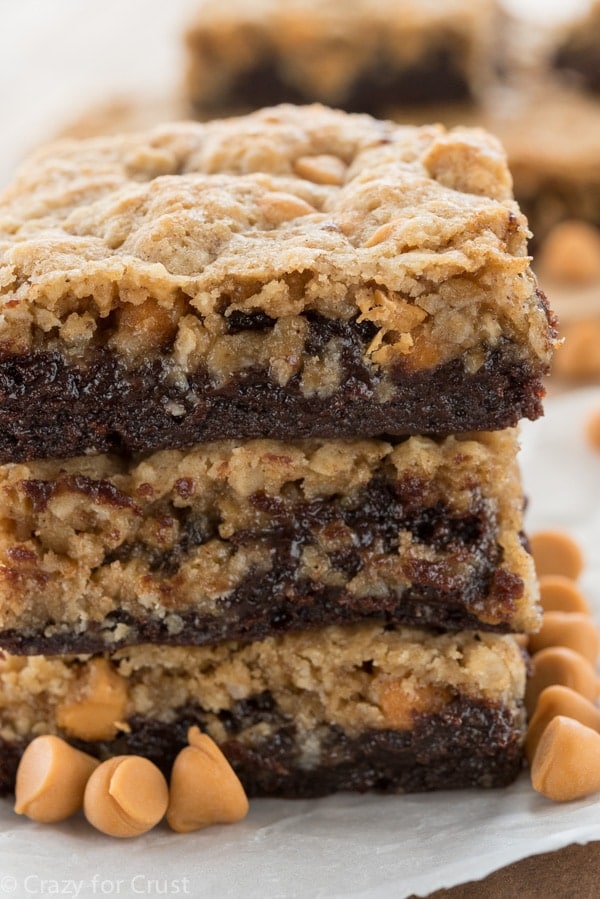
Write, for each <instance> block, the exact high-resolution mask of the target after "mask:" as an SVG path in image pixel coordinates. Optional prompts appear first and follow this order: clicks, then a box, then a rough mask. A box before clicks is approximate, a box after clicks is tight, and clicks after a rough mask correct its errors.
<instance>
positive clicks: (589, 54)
mask: <svg viewBox="0 0 600 899" xmlns="http://www.w3.org/2000/svg"><path fill="white" fill-rule="evenodd" d="M553 63H554V66H555V67H556V69H558V70H559V71H560V72H561V73H563V74H564V75H567V76H570V77H571V78H572V80H573V81H574V83H576V84H578V85H581V86H583V87H585V88H587V89H589V90H591V91H593V92H595V93H599V92H600V2H598V0H595V2H593V3H592V6H591V8H590V9H589V10H588V11H587V13H586V14H584V15H582V16H581V17H580V18H579V19H577V20H575V21H574V22H572V23H571V24H570V25H568V26H567V27H566V28H565V29H564V32H563V34H562V35H561V39H560V41H559V43H558V46H557V47H556V49H555V52H554V58H553Z"/></svg>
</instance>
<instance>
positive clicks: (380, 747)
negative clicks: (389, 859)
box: [0, 623, 525, 796]
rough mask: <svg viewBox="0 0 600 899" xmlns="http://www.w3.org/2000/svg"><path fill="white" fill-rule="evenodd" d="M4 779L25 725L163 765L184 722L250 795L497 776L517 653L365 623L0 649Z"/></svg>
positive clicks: (474, 637) (512, 708)
mask: <svg viewBox="0 0 600 899" xmlns="http://www.w3.org/2000/svg"><path fill="white" fill-rule="evenodd" d="M0 687H1V689H0V737H1V738H2V740H3V747H4V749H5V752H4V753H3V754H2V756H1V757H2V759H3V761H2V765H3V768H2V769H1V770H2V774H1V775H0V782H2V785H3V788H4V789H8V788H10V786H11V785H12V778H13V775H14V765H15V763H16V760H17V758H18V755H19V754H20V752H21V751H22V750H23V748H24V746H25V745H26V743H27V742H28V741H29V740H30V739H32V737H34V736H35V735H36V734H38V733H55V734H59V735H61V736H63V737H65V738H67V739H69V740H70V741H72V742H74V743H75V745H78V746H82V747H84V748H85V749H86V750H90V751H93V752H94V753H96V754H98V755H100V756H101V757H107V756H110V755H113V754H115V753H117V754H121V753H122V752H136V753H141V754H142V755H147V756H148V757H150V758H152V759H153V760H154V761H156V762H157V763H159V764H160V765H161V766H162V767H163V768H164V769H165V770H167V771H168V770H169V768H170V765H171V763H172V761H173V758H174V755H175V754H176V753H177V751H178V750H179V748H180V747H181V746H182V745H184V744H185V740H186V734H187V729H188V727H189V726H191V725H193V724H198V725H199V726H200V727H201V729H202V730H204V731H205V732H207V733H208V734H210V736H211V737H212V738H213V739H214V740H215V741H216V742H217V743H218V744H219V745H220V746H222V747H223V749H224V751H225V752H226V753H227V755H228V756H229V758H230V759H231V761H232V763H233V764H234V766H235V767H236V769H237V770H238V771H239V772H240V775H241V776H242V779H243V780H244V782H245V785H246V787H247V789H248V790H249V791H250V792H251V793H252V794H253V795H299V796H301V795H319V794H322V793H325V792H330V791H332V790H334V789H358V790H364V789H380V790H388V791H401V790H409V789H410V790H417V789H434V788H445V787H455V786H456V787H458V786H467V785H477V786H493V785H501V784H505V783H507V782H508V781H509V780H510V779H511V778H512V777H513V776H514V775H515V774H516V772H517V770H518V767H519V764H520V746H521V743H522V738H523V722H524V715H523V694H524V689H525V663H524V659H523V656H522V654H521V651H520V649H519V647H518V645H517V643H516V641H515V639H514V638H512V637H501V636H495V635H491V634H482V633H476V632H465V631H462V632H460V633H458V634H442V635H437V636H436V635H433V634H431V633H429V632H427V631H424V630H417V629H411V628H394V627H391V626H388V627H384V626H383V625H382V624H381V623H379V624H378V623H371V624H365V625H361V626H352V627H348V628H341V627H329V628H323V629H321V630H319V631H317V632H314V633H311V632H301V633H298V634H288V635H285V636H282V637H277V638H268V639H266V640H264V641H259V642H255V643H250V644H246V645H239V644H237V643H227V644H221V645H220V646H213V647H189V646H187V647H182V648H169V647H164V646H163V647H152V646H138V647H132V648H130V649H127V650H119V651H117V652H116V653H113V654H110V655H105V656H97V657H93V658H90V657H89V656H88V657H73V656H70V657H43V656H30V657H16V656H8V655H6V654H5V655H4V656H3V657H2V659H0Z"/></svg>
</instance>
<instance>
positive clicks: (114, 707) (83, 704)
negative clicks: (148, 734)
mask: <svg viewBox="0 0 600 899" xmlns="http://www.w3.org/2000/svg"><path fill="white" fill-rule="evenodd" d="M126 707H127V687H126V685H125V681H124V680H123V678H122V677H120V676H119V674H118V673H117V672H116V671H115V669H114V668H113V667H112V666H111V665H110V664H109V662H107V660H106V659H92V660H91V662H90V664H89V666H88V668H86V669H85V674H84V677H83V680H82V682H80V683H78V684H77V687H76V690H75V696H74V697H72V698H69V699H67V700H66V701H65V702H63V703H62V704H61V705H60V706H59V707H58V708H57V711H56V720H57V723H58V726H59V727H60V728H62V730H64V731H66V733H68V734H69V735H70V736H72V737H78V738H79V739H81V740H112V739H113V738H114V737H115V736H116V734H117V731H118V730H119V724H120V722H122V721H123V719H124V717H125V710H126Z"/></svg>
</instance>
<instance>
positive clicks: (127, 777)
mask: <svg viewBox="0 0 600 899" xmlns="http://www.w3.org/2000/svg"><path fill="white" fill-rule="evenodd" d="M168 805H169V788H168V787H167V782H166V780H165V778H164V777H163V775H162V774H161V772H160V771H159V769H158V768H157V767H156V765H154V764H152V762H150V761H148V759H145V758H142V757H141V756H137V755H119V756H115V758H112V759H108V761H106V762H103V763H102V764H101V765H100V766H99V767H98V768H96V770H95V771H94V773H93V774H92V776H91V777H90V779H89V780H88V782H87V785H86V788H85V793H84V797H83V810H84V813H85V816H86V818H87V819H88V821H89V822H90V824H92V825H93V826H94V827H95V828H96V829H97V830H100V831H102V833H106V834H108V835H109V836H112V837H136V836H139V835H140V834H142V833H146V831H148V830H151V829H152V828H153V827H154V826H155V825H156V824H158V822H159V821H160V820H161V818H162V817H163V816H164V814H165V812H166V811H167V807H168Z"/></svg>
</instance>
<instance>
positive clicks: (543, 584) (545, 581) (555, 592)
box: [540, 574, 591, 615]
mask: <svg viewBox="0 0 600 899" xmlns="http://www.w3.org/2000/svg"><path fill="white" fill-rule="evenodd" d="M540 603H541V606H542V609H543V610H544V612H582V613H583V614H584V615H591V609H590V606H589V603H588V601H587V599H586V598H585V596H584V595H583V593H582V592H581V590H580V589H579V587H578V586H577V584H576V583H575V581H573V580H572V579H571V578H569V577H565V576H564V574H544V575H542V577H541V578H540Z"/></svg>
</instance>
